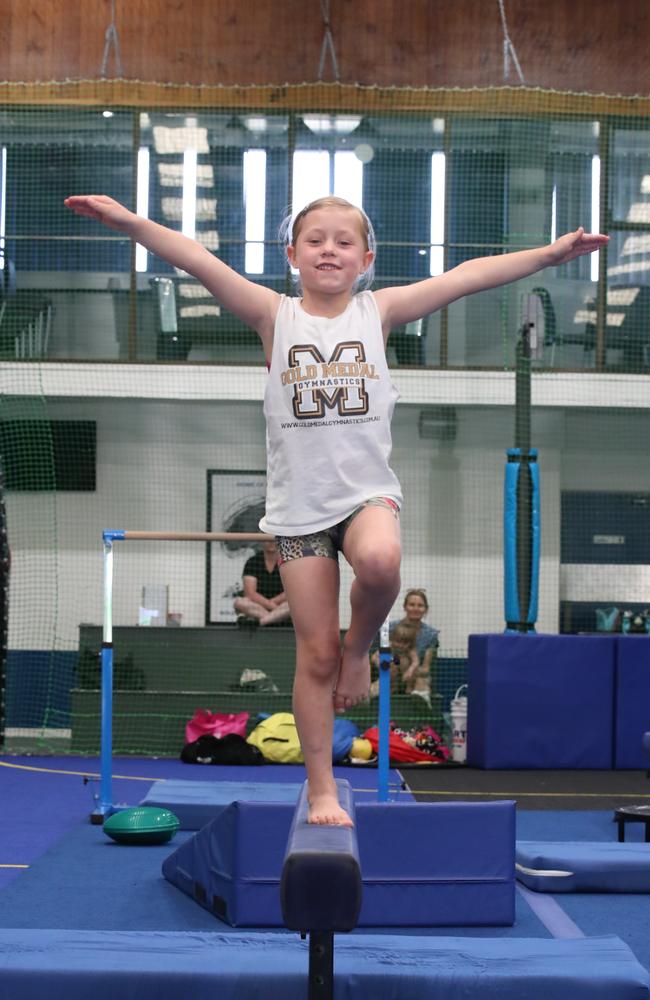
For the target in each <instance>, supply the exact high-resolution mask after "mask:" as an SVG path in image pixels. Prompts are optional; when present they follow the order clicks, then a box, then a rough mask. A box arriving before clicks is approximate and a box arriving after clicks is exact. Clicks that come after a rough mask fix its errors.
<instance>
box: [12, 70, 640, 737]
mask: <svg viewBox="0 0 650 1000" xmlns="http://www.w3.org/2000/svg"><path fill="white" fill-rule="evenodd" d="M0 102H2V103H1V105H0V168H1V169H0V249H1V251H2V254H1V257H0V266H1V270H0V285H1V298H0V351H1V356H2V365H1V367H0V457H1V461H2V475H3V488H2V503H1V513H2V532H0V538H1V540H2V550H1V551H0V565H1V567H2V574H3V579H2V584H3V587H2V593H3V602H4V605H3V616H2V617H3V620H4V622H5V624H4V625H3V629H4V633H3V642H4V646H5V650H4V661H3V692H4V700H3V733H4V745H5V748H7V749H13V748H18V749H24V748H31V749H40V750H57V751H65V750H73V751H75V752H94V751H96V750H97V748H98V745H99V731H100V695H99V677H100V658H99V654H100V649H101V643H102V617H103V610H104V603H103V591H102V587H103V583H102V551H103V546H102V532H103V531H104V530H106V529H125V530H129V529H132V530H147V531H183V532H205V531H251V530H257V522H258V520H259V515H260V513H261V511H262V510H263V504H264V490H265V468H266V442H265V428H264V419H263V413H262V399H263V394H264V387H265V381H266V377H267V376H266V368H265V364H264V357H263V353H262V349H261V346H260V343H259V341H258V338H257V336H256V335H255V334H254V333H253V332H251V331H250V330H249V329H247V328H246V327H245V326H244V325H243V324H242V323H241V321H240V320H238V319H236V318H235V317H234V316H233V315H232V314H230V313H229V312H228V311H227V310H226V309H225V308H224V307H223V306H221V305H220V304H219V303H218V302H215V301H214V299H212V297H211V296H210V295H209V294H208V293H207V292H206V290H205V289H204V288H203V287H202V286H201V285H200V284H199V283H198V282H197V281H196V280H195V279H193V278H192V277H190V276H189V275H187V274H184V273H180V272H178V271H176V270H175V269H174V268H173V267H171V266H169V265H168V264H166V263H165V262H164V261H162V260H159V259H157V258H156V257H154V256H153V255H152V254H150V253H147V251H146V250H145V249H144V248H143V247H141V246H138V245H136V244H132V243H131V241H130V240H129V239H127V238H125V237H124V236H122V235H121V234H119V233H117V232H113V231H110V230H107V229H105V228H102V227H101V226H100V225H99V224H98V223H95V222H92V221H89V220H87V219H82V218H79V217H77V216H75V215H73V214H72V213H71V212H69V211H68V210H67V209H66V208H65V206H64V204H63V202H64V198H66V197H67V196H68V195H70V194H75V193H103V194H108V195H110V196H112V197H114V198H117V199H118V200H119V201H121V202H123V203H125V204H127V205H128V206H130V207H132V208H133V209H134V210H137V211H138V212H139V213H140V214H142V215H146V216H148V217H149V218H151V219H154V220H156V221H158V222H160V223H163V224H164V225H166V226H169V227H171V228H172V229H177V230H181V231H183V232H185V233H186V234H188V235H191V236H193V237H194V238H196V239H197V240H198V241H199V242H200V243H201V244H202V245H203V246H205V247H207V248H208V249H209V250H210V251H211V252H214V253H215V254H217V255H218V256H219V257H220V258H221V259H222V260H224V261H225V262H226V263H228V264H229V265H231V266H232V267H234V268H235V269H236V270H238V271H239V272H241V273H242V274H244V275H246V276H247V277H248V278H250V279H251V280H255V281H258V282H260V283H262V284H264V285H266V286H268V287H271V288H273V289H276V290H278V291H281V292H288V293H289V294H291V293H292V292H293V290H294V285H293V276H292V274H291V271H290V269H289V268H288V265H287V261H286V257H285V254H284V251H283V247H282V246H281V244H280V242H279V239H278V226H279V224H280V222H281V221H282V219H283V218H284V217H285V216H286V215H287V213H292V212H295V211H297V210H298V209H299V208H301V207H302V206H303V205H305V204H306V203H307V202H309V201H310V200H312V199H313V198H316V197H319V196H321V195H324V194H328V193H335V194H338V195H341V196H342V197H345V198H347V199H348V200H350V201H352V202H353V203H355V204H359V205H362V206H363V208H364V209H365V211H366V212H367V214H368V215H369V217H370V218H371V220H372V222H373V224H374V228H375V232H376V237H377V261H376V276H375V284H374V287H375V288H382V287H385V286H389V285H395V284H405V283H409V282H413V281H418V280H421V279H425V278H427V277H430V276H432V275H438V274H441V273H442V272H443V271H447V270H449V269H451V268H453V267H454V266H456V265H457V264H459V263H461V262H462V261H464V260H466V259H468V258H472V257H480V256H483V255H491V254H501V253H504V252H508V251H512V250H518V249H523V248H527V247H534V246H539V245H542V244H545V243H548V242H550V241H552V240H553V239H555V238H556V237H557V236H559V235H561V234H562V233H564V232H567V231H570V230H574V229H576V228H577V227H578V226H584V227H585V229H586V230H587V231H599V230H600V231H604V232H607V233H608V234H609V235H610V242H609V244H608V246H607V247H605V248H603V249H602V250H600V251H599V253H598V254H594V255H592V256H591V257H582V258H580V259H577V260H574V261H572V262H571V263H569V264H568V265H565V266H564V267H561V268H558V269H552V270H547V271H544V272H541V273H539V274H536V275H534V276H532V277H530V278H527V279H525V280H522V281H519V282H517V283H515V284H512V285H508V286H505V287H503V288H498V289H494V290H491V291H488V292H482V293H479V294H476V295H474V296H472V297H469V298H466V299H463V300H460V301H458V302H455V303H453V304H452V305H450V306H448V307H447V308H445V309H442V310H441V311H440V312H438V313H435V314H433V315H431V316H427V317H424V318H423V319H422V320H421V321H418V322H415V323H409V324H407V325H406V326H404V327H401V328H398V329H395V330H394V331H393V332H392V333H391V335H390V337H389V340H388V348H387V351H388V360H389V365H390V368H391V375H392V377H393V380H394V382H395V384H396V386H397V388H398V390H399V393H400V399H399V402H398V404H397V406H396V410H395V414H394V420H393V453H392V465H393V468H394V469H395V472H396V473H397V475H398V477H399V479H400V481H401V483H402V487H403V490H404V494H405V504H404V508H403V511H402V514H401V523H402V537H403V547H404V557H403V572H402V584H403V586H402V592H401V593H400V595H399V598H398V600H397V601H396V603H395V607H394V608H393V612H392V614H391V621H393V622H397V621H399V620H401V619H403V618H404V617H405V615H406V612H405V609H404V606H403V605H404V600H405V597H406V594H407V592H408V591H409V590H411V589H415V590H417V591H423V592H424V605H425V607H424V609H423V610H424V617H423V619H422V621H424V623H425V624H426V625H428V626H430V630H431V631H430V634H429V644H428V649H429V652H428V653H427V654H426V655H427V665H428V675H429V676H428V682H427V684H426V685H425V690H423V691H420V692H416V693H409V691H408V686H405V685H404V684H401V686H400V683H399V682H396V688H395V691H394V703H393V716H394V718H395V720H396V721H397V722H398V723H400V724H401V725H403V726H404V727H405V728H413V727H415V728H417V727H426V726H427V725H430V726H432V727H433V728H434V729H435V730H436V731H439V732H440V733H441V734H442V735H443V737H445V738H446V739H447V740H449V738H450V737H449V722H450V705H451V702H452V700H453V699H454V698H455V696H456V695H457V694H458V693H459V689H460V693H461V694H462V685H463V684H464V682H465V668H466V656H467V639H468V636H469V635H470V634H472V633H477V632H500V631H503V630H504V629H505V628H506V627H507V624H508V620H509V618H511V617H512V616H511V615H510V613H509V611H508V610H507V608H506V607H505V606H504V584H505V577H506V575H507V572H508V568H507V565H506V564H507V560H506V559H504V553H505V549H506V548H507V546H506V543H505V541H504V506H506V505H507V502H508V501H507V490H506V498H505V499H504V481H505V479H506V478H507V476H506V466H507V464H508V462H507V457H508V450H509V449H513V448H515V449H516V448H520V449H521V448H523V449H525V450H526V454H527V453H528V449H534V450H535V451H536V456H535V457H536V465H537V468H538V473H539V476H538V479H539V482H538V484H537V487H538V488H537V491H536V492H535V497H534V500H532V499H531V500H529V501H528V502H529V503H535V504H537V505H538V508H539V511H538V513H539V518H538V521H537V522H536V526H537V527H536V531H535V539H534V541H529V542H526V544H527V545H528V546H529V548H531V547H532V549H534V553H533V554H534V558H533V559H532V561H530V562H529V566H528V576H529V580H528V586H529V593H528V597H530V589H531V586H532V591H533V597H534V602H533V604H534V607H532V609H529V606H528V603H527V602H526V607H524V608H519V617H520V619H521V621H519V626H520V627H522V621H524V620H526V621H525V623H526V624H527V625H528V626H530V627H531V628H533V627H534V628H535V629H537V630H538V631H541V632H551V633H552V632H571V633H577V632H595V631H622V632H638V633H639V634H645V633H647V632H649V631H650V612H649V611H648V610H647V608H648V607H649V606H650V579H649V576H648V565H649V564H650V475H649V472H648V462H647V442H648V440H649V438H650V420H649V416H648V400H649V399H650V394H649V392H648V388H649V385H650V383H649V381H648V372H649V367H648V365H649V364H650V354H649V345H650V159H649V157H648V149H649V148H650V102H649V101H648V100H647V99H644V98H620V97H615V96H612V97H607V96H593V95H577V94H567V93H553V92H543V91H538V90H529V89H527V88H526V87H504V88H495V89H493V90H480V91H459V90H453V91H452V90H449V91H446V90H417V91H415V90H399V89H393V90H381V89H378V88H368V87H352V86H340V85H336V84H309V85H305V86H302V87H299V86H296V87H290V86H287V87H285V88H262V87H251V88H237V89H235V88H231V89H229V88H191V87H185V88H183V87H178V88H173V87H169V86H156V85H144V84H133V85H129V84H128V83H127V82H125V81H113V82H110V81H104V83H98V82H88V83H86V84H84V83H83V82H80V83H76V84H70V85H67V86H64V85H41V86H40V87H39V85H35V84H32V85H21V84H13V85H9V84H4V85H2V87H0ZM351 374H354V373H352V372H351V371H348V372H344V371H343V370H342V369H341V371H340V372H338V373H337V376H338V377H340V378H345V377H348V376H349V375H351ZM357 375H358V373H357ZM518 376H519V377H518ZM336 400H337V390H336V389H335V388H333V389H332V390H331V394H330V395H327V398H326V404H327V405H326V409H327V407H329V408H331V407H332V406H334V405H336ZM522 428H523V437H522ZM358 476H359V480H360V481H362V480H363V476H364V457H363V455H360V456H359V465H358ZM537 528H538V529H539V531H537ZM9 551H10V554H11V557H10V558H9ZM255 551H256V548H255V547H254V546H251V545H250V544H249V543H222V542H197V541H194V542H176V541H175V542H171V541H159V542H155V541H128V542H117V543H116V544H115V581H114V593H113V607H112V624H113V627H114V635H113V640H114V645H115V677H114V688H115V690H114V747H115V750H116V752H144V753H157V754H170V755H175V754H177V753H178V752H179V751H180V748H181V746H182V743H183V739H184V726H185V723H186V721H187V720H188V719H189V718H190V717H191V716H192V715H193V713H194V711H195V709H197V708H209V709H210V710H211V711H214V712H222V713H229V712H240V711H243V712H248V713H249V716H250V722H249V725H252V724H253V723H254V721H255V720H256V718H257V716H258V713H259V712H274V711H276V710H281V711H285V710H286V711H289V710H290V708H291V685H292V679H293V669H294V655H295V639H294V635H293V630H292V628H291V624H290V622H288V621H281V622H279V623H277V624H273V625H271V626H269V627H265V626H263V625H262V626H259V625H256V624H255V623H254V622H251V621H250V620H247V616H245V615H243V616H242V615H238V612H237V610H236V607H235V600H236V598H237V595H238V594H239V593H240V591H241V588H242V576H243V571H244V566H245V563H246V561H247V560H248V559H249V558H250V557H251V556H253V555H254V554H255ZM511 568H512V567H511ZM531 573H532V575H533V577H534V579H533V580H532V584H531V580H530V575H531ZM341 579H342V588H341V602H340V616H341V629H342V631H344V630H345V628H346V626H347V624H348V622H349V613H350V612H349V600H348V591H349V586H350V582H351V574H350V571H349V568H348V567H347V566H346V565H345V563H344V562H342V564H341ZM519 586H520V597H521V586H522V584H521V580H519ZM422 599H423V598H422V594H420V600H421V601H422ZM527 615H528V618H527V619H526V616H527ZM238 619H239V620H238ZM511 624H512V622H511ZM515 624H517V623H515ZM422 656H424V653H422ZM558 697H561V692H558ZM376 717H377V705H376V700H371V702H370V703H369V704H368V705H365V706H363V707H361V708H359V709H357V710H355V712H354V713H353V715H352V718H353V719H354V720H355V721H356V722H357V723H358V725H359V728H360V730H361V731H363V730H364V729H365V728H367V727H368V726H370V725H372V724H373V723H374V722H375V721H376Z"/></svg>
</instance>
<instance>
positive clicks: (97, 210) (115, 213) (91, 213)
mask: <svg viewBox="0 0 650 1000" xmlns="http://www.w3.org/2000/svg"><path fill="white" fill-rule="evenodd" d="M63 204H64V205H66V206H67V207H68V208H71V209H72V211H73V212H76V214H77V215H85V216H87V217H88V218H90V219H96V220H97V222H102V223H103V224H104V225H105V226H109V227H110V228H111V229H118V230H123V229H126V228H127V226H128V223H129V220H130V219H131V218H132V217H133V212H130V211H129V210H128V208H125V207H124V205H120V203H119V201H115V200H114V199H113V198H109V197H108V196H107V195H105V194H75V195H71V196H70V197H69V198H66V199H65V201H64V203H63Z"/></svg>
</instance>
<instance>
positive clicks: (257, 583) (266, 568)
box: [234, 541, 289, 625]
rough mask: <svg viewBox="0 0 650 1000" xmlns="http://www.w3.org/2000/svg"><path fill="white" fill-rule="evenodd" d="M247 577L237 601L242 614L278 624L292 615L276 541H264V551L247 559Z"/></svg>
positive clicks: (266, 623) (238, 609) (236, 606)
mask: <svg viewBox="0 0 650 1000" xmlns="http://www.w3.org/2000/svg"><path fill="white" fill-rule="evenodd" d="M243 577H244V593H243V595H242V596H241V597H236V598H235V601H234V608H235V611H236V612H237V614H238V615H240V616H244V617H246V618H252V619H254V620H255V621H256V622H258V623H259V624H260V625H276V624H278V622H281V621H284V620H285V619H288V618H289V605H288V604H287V599H286V597H285V596H284V590H283V589H282V580H281V579H280V570H279V569H278V551H277V547H276V544H275V541H268V542H262V551H261V552H256V553H255V555H254V556H251V557H250V559H247V560H246V563H245V564H244V573H243Z"/></svg>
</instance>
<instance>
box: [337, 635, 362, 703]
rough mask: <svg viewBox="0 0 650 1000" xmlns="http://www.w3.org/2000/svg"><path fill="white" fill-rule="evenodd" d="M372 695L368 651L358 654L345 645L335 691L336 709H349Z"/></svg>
mask: <svg viewBox="0 0 650 1000" xmlns="http://www.w3.org/2000/svg"><path fill="white" fill-rule="evenodd" d="M369 695H370V657H369V655H368V652H367V651H366V652H365V653H362V654H358V653H354V652H352V651H351V650H349V649H346V647H345V644H344V645H343V658H342V660H341V669H340V671H339V676H338V680H337V682H336V689H335V691H334V711H335V712H339V713H341V712H347V711H348V709H350V708H353V707H354V706H355V705H358V704H359V702H362V701H367V700H368V697H369Z"/></svg>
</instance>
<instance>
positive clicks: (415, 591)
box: [403, 587, 429, 611]
mask: <svg viewBox="0 0 650 1000" xmlns="http://www.w3.org/2000/svg"><path fill="white" fill-rule="evenodd" d="M409 597H419V598H420V600H421V601H424V608H425V611H428V610H429V602H428V601H427V592H426V590H422V589H421V588H420V587H411V589H410V590H407V591H406V596H405V597H404V604H403V607H406V602H407V601H408V599H409Z"/></svg>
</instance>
